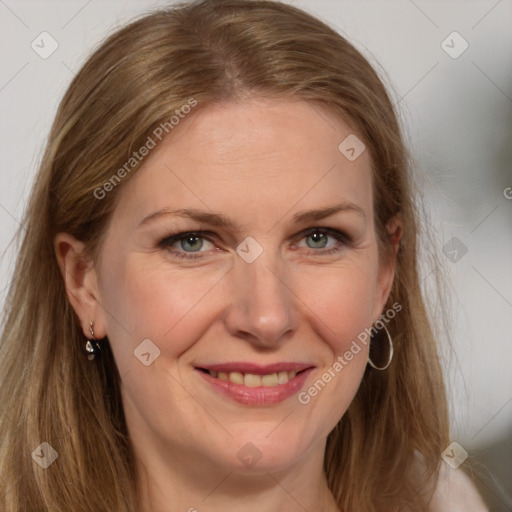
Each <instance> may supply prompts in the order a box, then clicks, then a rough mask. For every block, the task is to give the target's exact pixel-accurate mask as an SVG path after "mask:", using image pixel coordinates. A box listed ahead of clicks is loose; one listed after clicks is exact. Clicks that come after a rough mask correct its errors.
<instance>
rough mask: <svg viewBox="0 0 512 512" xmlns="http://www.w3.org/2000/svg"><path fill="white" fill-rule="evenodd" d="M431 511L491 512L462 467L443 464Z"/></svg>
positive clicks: (431, 502)
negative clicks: (455, 467) (454, 467)
mask: <svg viewBox="0 0 512 512" xmlns="http://www.w3.org/2000/svg"><path fill="white" fill-rule="evenodd" d="M429 511H430V512H489V509H488V508H487V507H486V506H485V504H484V502H483V500H482V498H481V496H480V494H479V493H478V491H477V489H476V487H475V485H474V484H473V482H471V479H470V478H469V477H468V476H467V475H466V473H464V471H462V470H461V469H460V468H457V469H452V468H450V467H449V466H448V465H447V464H445V463H444V462H443V463H442V464H441V468H440V471H439V477H438V479H437V483H436V487H435V489H434V494H433V495H432V500H431V501H430V506H429Z"/></svg>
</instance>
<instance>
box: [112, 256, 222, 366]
mask: <svg viewBox="0 0 512 512" xmlns="http://www.w3.org/2000/svg"><path fill="white" fill-rule="evenodd" d="M146 258H147V256H146ZM138 259H139V258H138V257H136V256H135V257H132V258H128V259H127V260H126V261H124V262H121V263H116V264H111V265H110V266H109V267H108V268H109V272H108V273H105V276H104V279H103V280H102V299H103V300H104V308H105V310H106V311H108V313H107V333H108V336H109V339H110V342H111V345H112V349H113V351H114V354H115V356H116V360H117V361H118V364H119V365H121V364H133V360H132V359H126V357H124V356H125V355H126V354H129V355H133V351H134V350H136V349H137V347H138V346H139V345H140V343H141V342H142V341H143V340H146V339H149V340H151V342H152V343H154V344H155V346H156V347H158V349H159V350H160V352H161V353H162V355H164V354H165V355H167V356H170V361H169V362H170V363H171V364H172V360H173V358H175V357H177V356H179V355H180V354H182V353H183V352H184V351H186V350H187V349H188V348H189V347H190V346H191V345H192V344H193V342H194V340H197V339H198V338H199V337H200V336H201V332H202V329H203V324H205V321H202V320H201V319H206V318H207V317H208V312H209V311H210V310H211V308H212V304H214V303H215V285H216V283H218V282H219V279H221V278H222V276H223V273H222V272H220V271H219V270H218V269H217V270H216V271H212V272H201V273H200V278H198V272H197V270H196V272H193V271H190V270H188V269H180V268H171V266H170V265H166V264H165V263H164V264H162V263H157V264H153V265H148V264H147V263H146V264H144V265H141V264H139V263H140V261H138ZM140 259H141V260H142V258H140ZM206 328H207V326H206V325H205V326H204V329H206ZM117 356H119V357H117Z"/></svg>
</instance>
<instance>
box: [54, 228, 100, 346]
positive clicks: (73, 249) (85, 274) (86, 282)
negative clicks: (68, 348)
mask: <svg viewBox="0 0 512 512" xmlns="http://www.w3.org/2000/svg"><path fill="white" fill-rule="evenodd" d="M54 248H55V254H56V256H57V261H58V264H59V268H60V271H61V274H62V278H63V279H64V285H65V287H66V293H67V296H68V299H69V302H70V303H71V306H72V307H73V309H74V310H75V313H76V314H77V316H78V318H79V320H80V325H81V326H82V331H83V333H84V336H85V337H86V338H91V333H90V330H89V327H90V322H94V337H95V338H96V339H101V338H104V337H105V336H106V332H105V321H104V315H103V308H102V307H101V301H100V292H99V288H98V280H97V274H96V269H95V268H94V264H93V262H92V261H91V260H90V258H88V257H87V256H86V252H85V244H84V243H83V242H80V241H79V240H77V239H76V238H75V237H73V236H72V235H70V234H68V233H58V234H57V235H56V237H55V240H54Z"/></svg>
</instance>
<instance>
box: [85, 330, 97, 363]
mask: <svg viewBox="0 0 512 512" xmlns="http://www.w3.org/2000/svg"><path fill="white" fill-rule="evenodd" d="M93 326H94V323H93V322H90V325H89V331H90V333H91V337H92V339H90V340H87V342H86V344H85V351H86V352H87V354H88V355H87V359H89V361H92V360H93V359H95V358H96V356H99V355H100V353H101V345H100V343H99V341H98V340H97V339H96V338H95V337H94V329H93Z"/></svg>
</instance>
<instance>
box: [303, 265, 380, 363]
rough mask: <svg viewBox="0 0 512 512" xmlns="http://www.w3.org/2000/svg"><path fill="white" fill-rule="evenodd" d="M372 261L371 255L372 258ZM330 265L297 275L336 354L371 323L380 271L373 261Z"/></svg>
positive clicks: (312, 317) (313, 318) (312, 316)
mask: <svg viewBox="0 0 512 512" xmlns="http://www.w3.org/2000/svg"><path fill="white" fill-rule="evenodd" d="M369 260H371V258H369ZM369 260H366V261H363V262H361V263H360V264H358V265H346V266H344V267H343V268H341V267H340V268H330V269H325V270H322V271H321V272H316V273H312V274H306V275H302V276H301V277H299V278H297V282H300V288H299V289H300V293H299V294H298V295H299V297H300V299H301V301H303V302H304V304H305V305H306V306H307V307H306V308H305V311H307V310H309V316H310V323H311V324H312V325H316V327H317V329H318V330H319V331H320V334H321V336H322V338H323V339H324V340H326V341H327V342H328V344H329V346H330V347H331V349H332V352H333V353H335V354H340V353H343V352H345V350H348V347H350V344H351V341H352V340H355V339H357V336H358V335H359V334H360V333H361V332H364V330H365V329H366V328H367V327H369V326H370V324H371V321H372V313H373V309H374V303H375V291H376V272H375V271H374V268H373V264H372V262H371V261H369Z"/></svg>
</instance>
